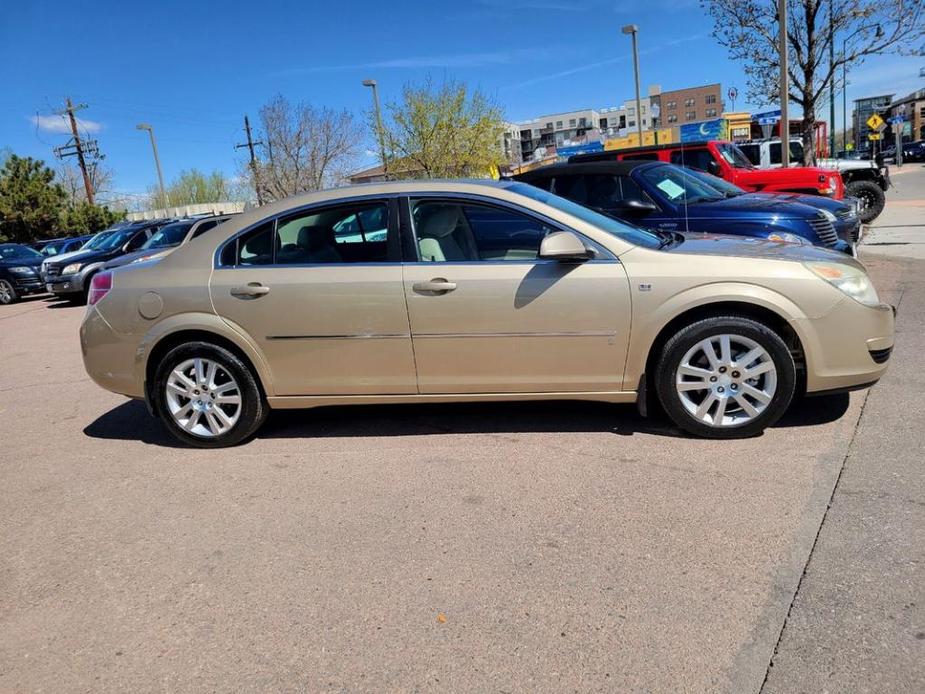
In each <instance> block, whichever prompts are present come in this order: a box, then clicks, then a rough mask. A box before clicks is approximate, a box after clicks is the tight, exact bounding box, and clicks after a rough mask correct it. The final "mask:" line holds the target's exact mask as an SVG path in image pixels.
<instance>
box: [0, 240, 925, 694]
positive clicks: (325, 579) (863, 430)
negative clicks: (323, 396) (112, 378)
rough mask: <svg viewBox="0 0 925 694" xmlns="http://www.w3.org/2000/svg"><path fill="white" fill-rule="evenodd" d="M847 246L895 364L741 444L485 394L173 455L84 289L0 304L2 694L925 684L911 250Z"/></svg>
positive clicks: (284, 419)
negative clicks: (860, 251) (876, 297)
mask: <svg viewBox="0 0 925 694" xmlns="http://www.w3.org/2000/svg"><path fill="white" fill-rule="evenodd" d="M866 259H867V260H869V267H870V269H871V271H872V273H873V275H874V278H875V281H876V283H877V286H878V288H879V289H880V293H881V296H882V297H883V298H885V299H886V300H889V301H891V302H893V303H897V302H898V303H900V313H899V316H898V334H897V348H896V351H895V356H894V359H893V364H892V366H891V370H890V371H889V373H888V375H887V377H886V378H885V379H884V381H883V382H882V383H881V384H880V385H878V386H877V387H876V388H875V389H873V390H872V391H871V392H870V395H868V392H867V391H862V392H859V393H853V394H851V395H850V396H847V395H843V396H833V397H828V398H824V399H806V400H804V401H802V402H800V403H798V404H796V405H795V406H794V407H793V408H792V411H791V412H790V413H789V414H788V415H787V416H786V417H785V419H784V420H783V421H782V422H781V423H780V424H778V425H777V426H775V427H774V428H772V429H770V430H768V431H767V432H766V433H765V434H764V435H763V436H760V437H757V438H753V439H748V440H742V441H718V442H717V441H703V440H696V439H691V438H687V437H683V436H681V435H680V433H679V432H677V431H674V430H673V429H671V428H670V427H669V425H668V424H667V423H666V422H665V421H662V420H659V419H654V420H648V419H643V418H641V417H640V416H639V415H638V414H636V412H635V409H634V408H633V407H631V406H613V405H603V404H589V403H584V404H582V403H548V404H516V405H502V404H493V405H486V404H479V405H466V406H462V405H453V406H451V405H439V406H437V405H428V406H405V407H362V408H361V407H357V408H336V409H335V408H332V409H327V410H317V411H305V412H277V413H273V414H272V415H271V417H270V420H269V421H268V425H267V426H266V428H265V429H264V430H262V432H261V434H260V435H259V436H258V438H256V439H255V440H253V441H251V442H250V443H248V444H246V445H244V446H241V447H238V448H234V449H230V450H218V451H200V450H190V449H186V448H182V447H178V446H177V445H175V444H174V443H173V441H172V439H169V438H168V436H167V435H166V433H165V432H164V431H163V430H162V429H161V428H160V426H159V425H158V424H157V422H155V421H154V420H152V419H151V418H149V416H148V414H147V412H146V410H145V408H144V405H142V404H140V403H136V402H129V401H126V400H125V399H124V398H121V397H119V396H116V395H113V394H110V393H107V392H105V391H103V390H101V389H100V388H98V387H97V386H96V385H95V384H93V383H92V382H91V381H89V379H88V378H87V377H86V375H85V373H84V370H83V367H82V364H81V359H80V349H79V344H78V337H77V328H78V326H79V323H80V320H81V318H82V316H83V313H84V309H83V308H78V307H70V306H67V305H66V304H60V303H57V302H50V301H48V300H46V299H45V298H37V299H33V300H29V301H26V302H23V303H20V304H17V305H14V306H9V307H3V309H2V311H0V355H2V358H3V368H2V372H0V431H2V432H3V440H2V452H0V461H2V462H0V508H2V509H3V514H2V517H0V523H2V533H0V691H4V692H5V691H13V692H19V691H23V692H27V691H28V692H38V691H46V692H71V691H90V692H100V691H139V692H140V691H238V692H247V691H253V692H258V691H260V692H262V691H306V692H314V691H351V692H356V691H371V692H382V691H441V690H442V691H497V692H513V691H531V692H540V691H549V692H563V691H582V692H583V691H640V692H642V691H644V692H677V691H711V692H712V691H728V692H757V691H760V690H761V689H762V688H764V689H766V690H767V691H774V692H777V691H780V692H794V691H825V690H829V691H864V690H866V689H868V688H869V689H870V691H921V690H922V688H923V687H925V667H923V665H922V663H923V662H925V610H923V607H925V589H923V585H925V581H923V568H922V567H923V566H925V550H923V547H925V534H923V527H925V525H923V520H925V485H923V473H922V469H921V457H922V456H921V450H922V443H923V439H925V434H923V427H922V423H923V422H922V417H923V409H925V408H923V407H922V396H921V392H922V386H923V385H925V384H923V379H922V375H921V370H920V369H919V368H918V367H917V366H916V365H917V364H918V363H919V362H920V355H921V353H922V351H923V349H925V280H923V277H925V274H923V271H925V262H921V261H909V260H903V259H897V258H892V257H888V256H876V257H874V256H869V257H866ZM830 503H831V508H830ZM804 571H806V574H805V575H804ZM788 615H789V618H788ZM772 662H773V667H770V665H771V664H772ZM890 678H892V679H890ZM891 684H895V685H896V687H895V688H891V686H890V685H891ZM868 685H869V687H868ZM878 686H879V688H878Z"/></svg>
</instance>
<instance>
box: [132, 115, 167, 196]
mask: <svg viewBox="0 0 925 694" xmlns="http://www.w3.org/2000/svg"><path fill="white" fill-rule="evenodd" d="M135 127H136V128H137V129H138V130H147V131H148V135H150V136H151V149H152V150H153V151H154V166H155V167H156V168H157V182H158V185H160V187H161V203H163V205H164V210H165V214H166V210H167V206H168V204H167V191H166V190H165V189H164V175H163V174H162V173H161V160H160V158H159V157H158V156H157V140H155V139H154V128H152V127H151V126H150V125H148V124H147V123H139V124H138V125H136V126H135Z"/></svg>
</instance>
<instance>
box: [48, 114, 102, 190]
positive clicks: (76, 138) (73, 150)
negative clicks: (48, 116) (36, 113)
mask: <svg viewBox="0 0 925 694" xmlns="http://www.w3.org/2000/svg"><path fill="white" fill-rule="evenodd" d="M66 102H67V108H65V109H63V110H61V111H55V114H56V115H59V116H64V115H65V114H67V117H68V119H69V120H70V123H71V135H72V136H73V139H72V141H71V142H69V143H68V144H66V145H63V146H61V147H55V148H54V150H53V151H54V153H55V156H56V157H58V159H64V157H73V156H76V157H77V163H78V164H79V165H80V173H82V174H83V177H84V190H85V191H86V192H87V202H88V203H90V204H91V205H92V204H94V203H93V183H92V182H91V181H90V173H89V171H87V160H86V158H85V157H84V153H87V154H92V155H94V156H99V149H98V147H97V144H96V140H89V141H87V142H82V141H81V139H80V132H79V131H78V130H77V119H76V118H75V117H74V113H75V112H77V111H80V110H81V109H85V108H87V105H86V104H78V105H77V106H74V104H73V103H71V97H68V98H67V101H66Z"/></svg>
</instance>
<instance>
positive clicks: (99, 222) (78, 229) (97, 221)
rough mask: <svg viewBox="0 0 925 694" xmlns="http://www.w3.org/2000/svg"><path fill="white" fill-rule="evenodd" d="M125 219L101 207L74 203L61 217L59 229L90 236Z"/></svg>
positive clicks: (122, 214) (84, 201)
mask: <svg viewBox="0 0 925 694" xmlns="http://www.w3.org/2000/svg"><path fill="white" fill-rule="evenodd" d="M123 217H125V213H124V212H115V211H113V210H110V209H109V208H108V207H105V206H103V205H91V204H90V203H88V202H87V201H86V200H83V201H80V202H76V203H74V204H73V205H71V206H70V207H68V208H67V209H65V211H64V213H63V214H62V215H61V228H62V229H63V230H65V231H66V232H67V233H68V234H69V235H70V234H92V233H94V232H97V231H100V230H101V229H105V228H106V227H109V226H112V225H113V224H115V223H116V222H118V221H119V220H120V219H122V218H123Z"/></svg>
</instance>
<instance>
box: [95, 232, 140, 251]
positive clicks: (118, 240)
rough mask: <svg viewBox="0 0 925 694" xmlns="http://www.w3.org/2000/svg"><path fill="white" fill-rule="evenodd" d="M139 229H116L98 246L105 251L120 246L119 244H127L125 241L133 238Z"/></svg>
mask: <svg viewBox="0 0 925 694" xmlns="http://www.w3.org/2000/svg"><path fill="white" fill-rule="evenodd" d="M137 231H138V229H122V230H121V231H114V232H112V234H111V235H110V236H109V237H108V238H107V239H106V240H104V241H103V242H102V243H101V244H100V245H99V246H97V248H98V249H100V250H104V251H111V250H113V249H114V248H119V246H123V245H125V243H126V242H127V241H128V240H129V239H130V238H132V237H133V236H134V235H135V233H136V232H137Z"/></svg>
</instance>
